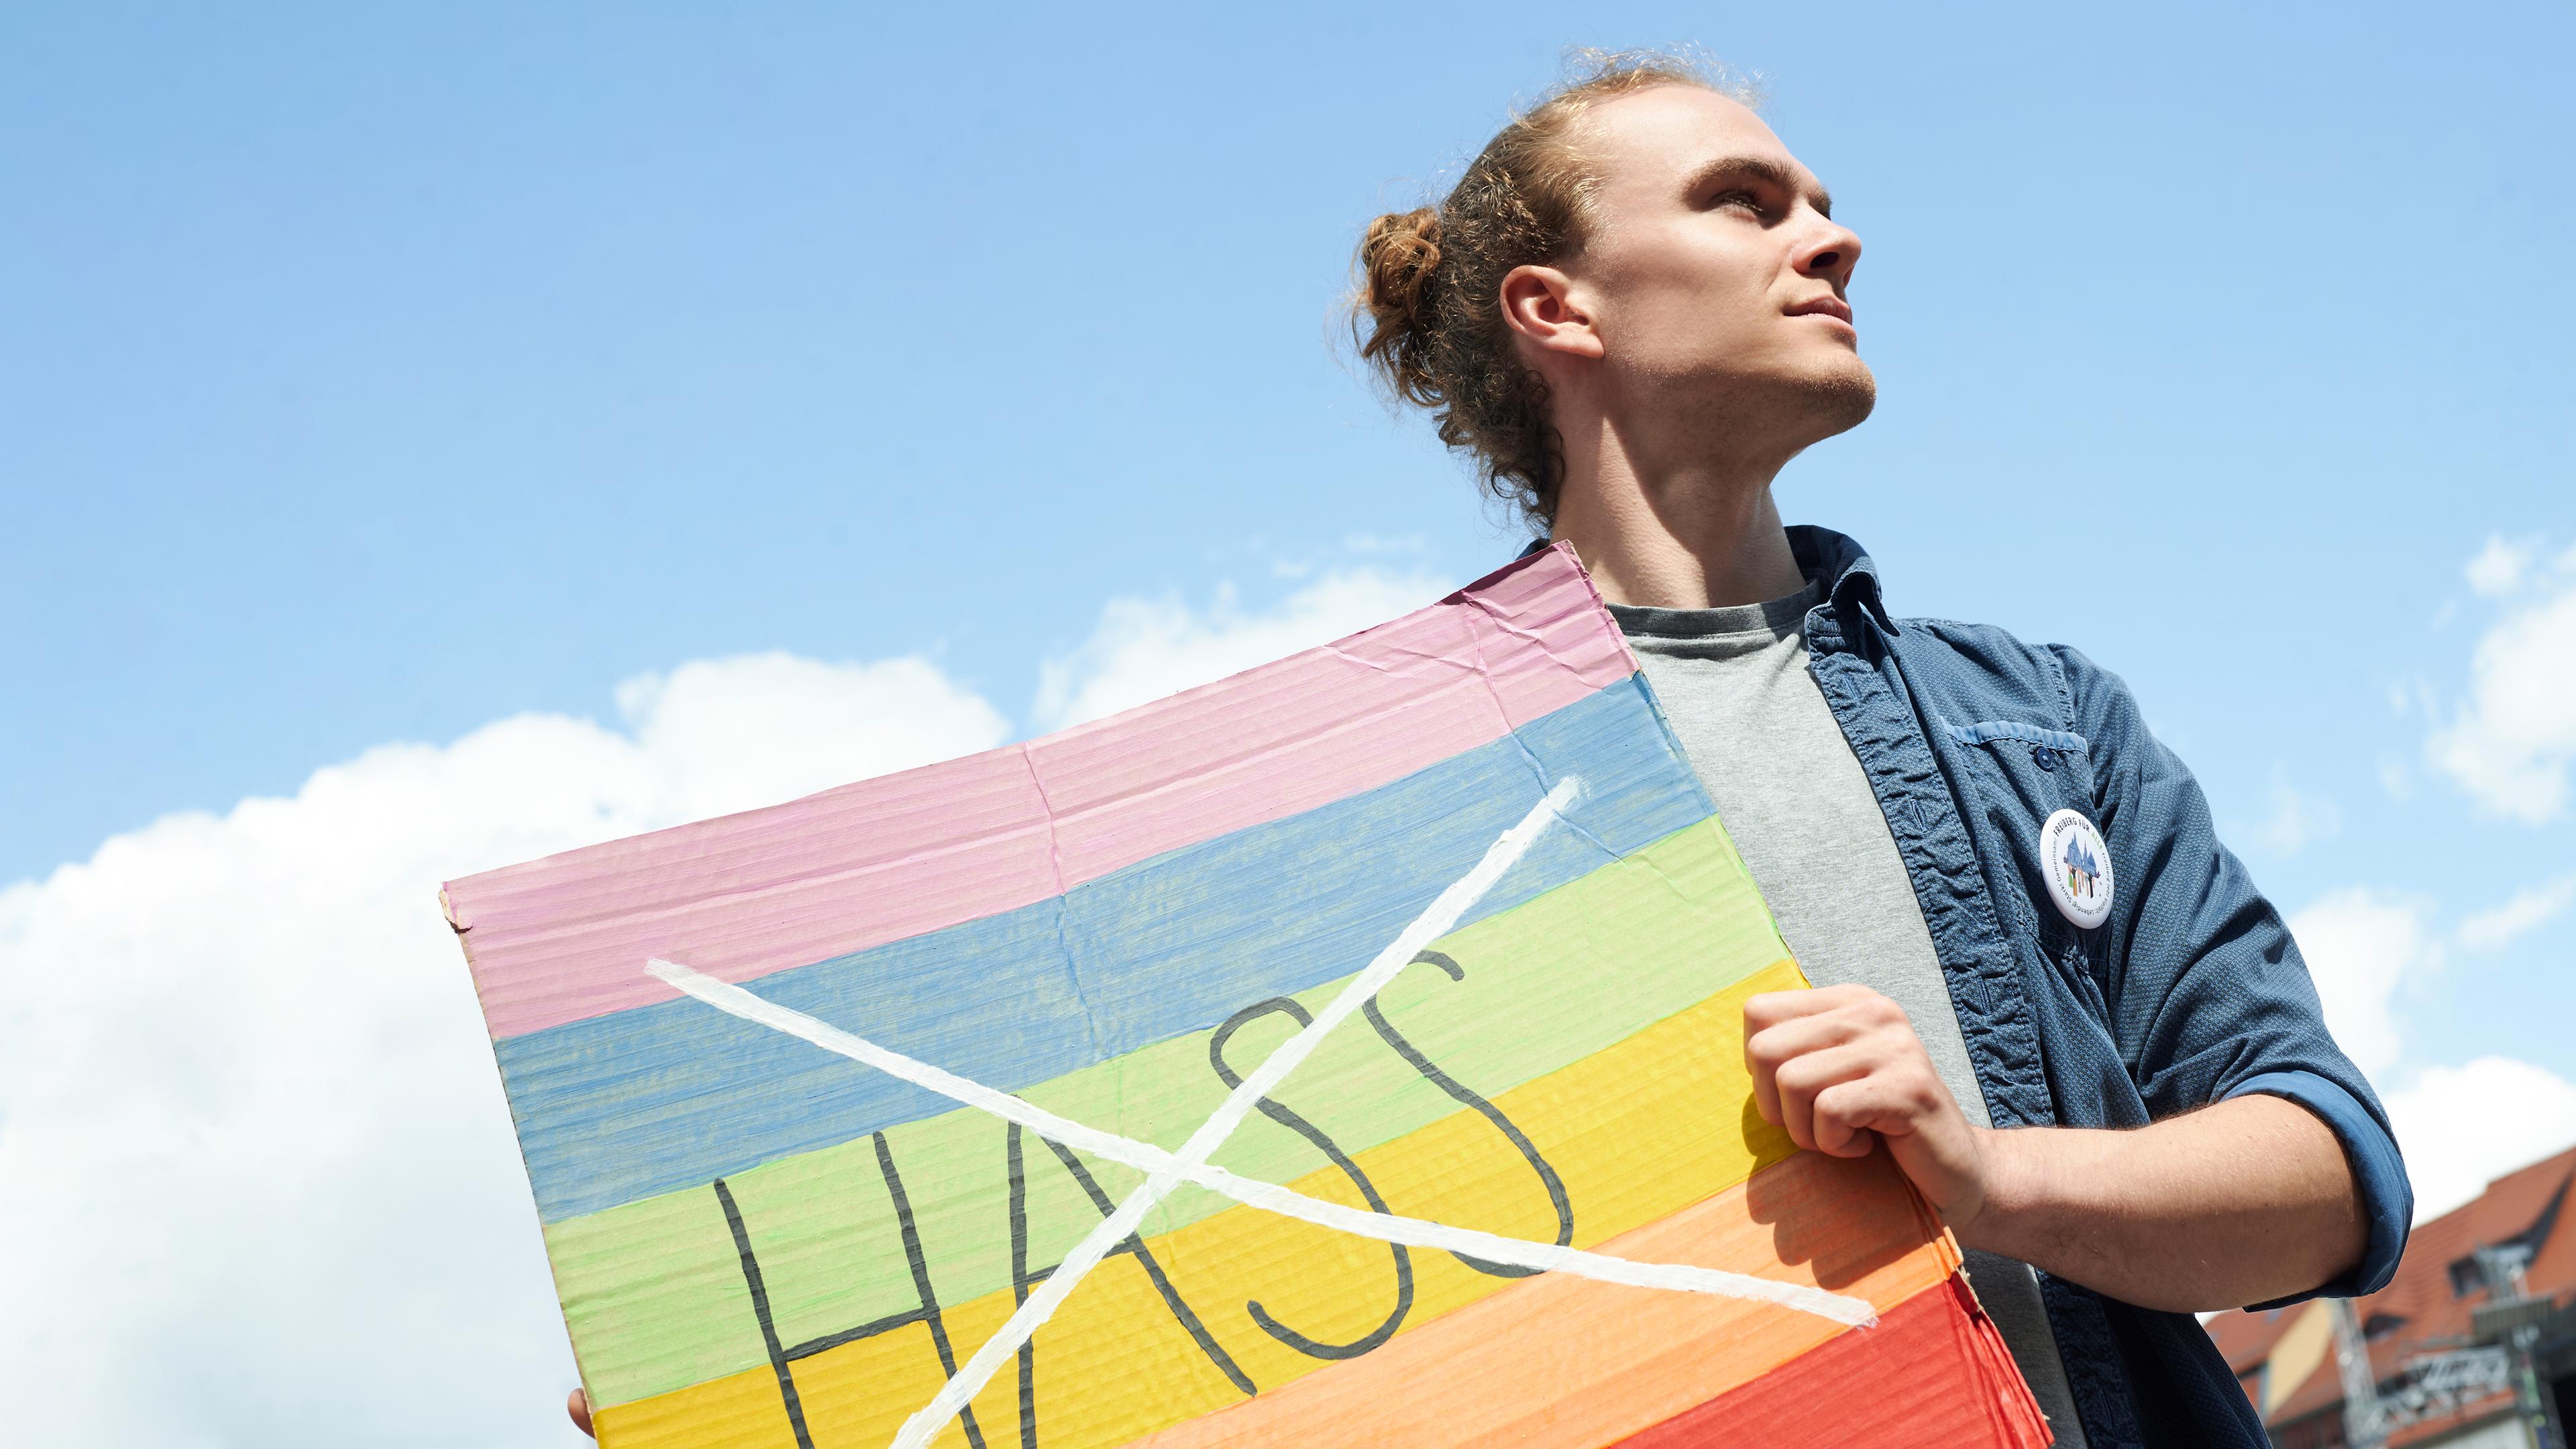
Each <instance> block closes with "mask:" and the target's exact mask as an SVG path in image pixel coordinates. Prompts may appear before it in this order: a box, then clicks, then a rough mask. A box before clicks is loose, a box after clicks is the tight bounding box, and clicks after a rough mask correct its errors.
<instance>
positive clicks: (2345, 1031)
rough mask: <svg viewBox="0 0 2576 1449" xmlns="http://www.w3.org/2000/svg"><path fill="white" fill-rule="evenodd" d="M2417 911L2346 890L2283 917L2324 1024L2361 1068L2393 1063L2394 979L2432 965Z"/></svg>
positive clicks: (2396, 1048)
mask: <svg viewBox="0 0 2576 1449" xmlns="http://www.w3.org/2000/svg"><path fill="white" fill-rule="evenodd" d="M2425 914H2426V910H2425V907H2424V906H2423V905H2422V904H2420V903H2418V902H2415V901H2411V900H2407V899H2403V898H2400V897H2396V896H2390V895H2386V894H2383V893H2380V892H2377V891H2371V890H2362V889H2353V890H2341V891H2336V892H2334V893H2333V894H2331V895H2328V896H2325V897H2323V898H2322V899H2320V900H2318V901H2317V902H2316V903H2315V904H2313V905H2311V906H2309V907H2307V908H2306V909H2305V910H2302V911H2300V912H2299V913H2298V914H2296V915H2294V916H2292V917H2290V934H2291V935H2293V936H2295V937H2297V938H2298V942H2299V954H2300V955H2302V956H2304V957H2306V958H2307V962H2308V974H2309V975H2310V976H2311V977H2313V978H2314V979H2315V981H2316V983H2317V995H2318V996H2319V997H2321V998H2323V1000H2324V1002H2325V1012H2326V1028H2327V1030H2329V1031H2331V1032H2333V1033H2334V1038H2335V1041H2336V1042H2337V1043H2338V1044H2339V1045H2341V1046H2342V1047H2343V1050H2344V1054H2345V1055H2346V1056H2349V1057H2351V1058H2352V1060H2353V1064H2354V1065H2356V1066H2358V1067H2360V1068H2361V1069H2362V1070H2363V1071H2364V1072H2379V1071H2383V1070H2385V1069H2386V1068H2388V1067H2390V1066H2393V1065H2395V1064H2396V1061H2397V1058H2398V1055H2399V1052H2400V1050H2401V1043H2400V1041H2399V1039H2398V1032H2397V1015H2396V1012H2395V1011H2394V1010H2393V1003H2394V1001H2395V998H2396V994H2397V987H2398V984H2399V983H2400V982H2401V981H2403V980H2404V979H2405V977H2406V975H2407V973H2408V972H2410V971H2415V970H2420V969H2424V968H2427V967H2430V966H2433V965H2435V964H2438V961H2439V956H2438V951H2437V948H2436V947H2435V945H2434V943H2433V941H2432V938H2431V935H2430V933H2429V932H2428V931H2427V930H2426V927H2425Z"/></svg>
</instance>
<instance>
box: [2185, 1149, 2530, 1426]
mask: <svg viewBox="0 0 2576 1449" xmlns="http://www.w3.org/2000/svg"><path fill="white" fill-rule="evenodd" d="M2571 1182H2576V1148H2571V1149H2569V1150H2568V1151H2566V1152H2562V1153H2560V1154H2559V1155H2557V1156H2555V1157H2552V1158H2549V1159H2548V1160H2546V1161H2543V1162H2536V1163H2534V1164H2532V1165H2531V1166H2529V1167H2526V1168H2523V1169H2522V1170H2520V1171H2518V1172H2514V1173H2509V1174H2507V1175H2506V1176H2504V1177H2500V1178H2497V1179H2496V1180H2495V1181H2493V1182H2491V1183H2489V1184H2487V1190H2486V1191H2485V1192H2484V1193H2482V1194H2480V1195H2479V1196H2478V1197H2477V1199H2476V1200H2475V1201H2473V1202H2470V1203H2469V1204H2467V1205H2466V1206H2464V1207H2460V1208H2457V1209H2455V1210H2453V1211H2451V1212H2447V1213H2444V1214H2443V1215H2442V1216H2440V1217H2438V1218H2434V1219H2432V1220H2431V1221H2429V1222H2426V1223H2423V1224H2421V1225H2419V1226H2418V1227H2417V1228H2416V1229H2415V1233H2414V1236H2413V1238H2412V1239H2411V1240H2410V1241H2409V1242H2408V1243H2407V1245H2406V1256H2405V1259H2404V1260H2403V1261H2402V1262H2400V1263H2399V1264H2398V1268H2397V1276H2396V1277H2395V1278H2394V1279H2393V1280H2391V1281H2390V1283H2389V1285H2388V1286H2387V1287H2386V1288H2384V1289H2382V1290H2381V1291H2379V1292H2377V1293H2374V1294H2371V1295H2370V1296H2369V1297H2367V1298H2359V1299H2351V1300H2345V1299H2319V1300H2316V1301H2314V1302H2309V1303H2301V1304H2297V1305H2295V1306H2292V1307H2289V1308H2273V1309H2264V1310H2259V1311H2252V1312H2248V1311H2244V1310H2236V1311H2231V1312H2227V1313H2222V1314H2220V1315H2218V1316H2217V1317H2215V1318H2212V1319H2211V1320H2210V1321H2209V1333H2210V1337H2211V1338H2213V1339H2215V1340H2216V1341H2217V1343H2218V1350H2219V1352H2220V1353H2222V1354H2224V1355H2225V1356H2226V1358H2227V1362H2228V1366H2229V1367H2231V1368H2233V1369H2235V1370H2236V1377H2237V1380H2238V1382H2240V1383H2242V1384H2243V1385H2244V1386H2245V1393H2246V1397H2248V1398H2250V1399H2252V1400H2253V1401H2254V1407H2255V1408H2256V1410H2258V1411H2259V1412H2260V1413H2261V1414H2262V1416H2263V1422H2264V1424H2265V1425H2266V1426H2268V1427H2269V1428H2270V1430H2271V1433H2272V1442H2273V1443H2274V1444H2276V1445H2279V1446H2281V1449H2347V1446H2350V1449H2382V1446H2385V1449H2429V1446H2434V1445H2440V1446H2445V1449H2530V1446H2538V1449H2568V1441H2567V1439H2566V1437H2565V1436H2566V1428H2565V1426H2566V1425H2567V1423H2568V1419H2569V1415H2570V1414H2571V1413H2576V1205H2571V1204H2570V1203H2569V1201H2568V1198H2569V1196H2570V1185H2571ZM2338 1320H2340V1321H2338ZM2364 1354H2366V1355H2367V1360H2368V1365H2369V1367H2368V1378H2367V1380H2364V1379H2363V1378H2362V1376H2361V1373H2360V1372H2359V1371H2358V1370H2359V1367H2360V1361H2361V1359H2362V1357H2363V1355H2364ZM2363 1382H2367V1383H2369V1384H2371V1385H2373V1386H2374V1387H2375V1390H2376V1393H2375V1400H2376V1401H2375V1403H2361V1404H2356V1403H2352V1402H2348V1399H2349V1398H2350V1397H2351V1396H2348V1395H2347V1393H2346V1385H2347V1384H2348V1383H2349V1384H2352V1385H2354V1386H2355V1388H2356V1389H2358V1387H2359V1385H2360V1384H2361V1383H2363Z"/></svg>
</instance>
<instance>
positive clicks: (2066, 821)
mask: <svg viewBox="0 0 2576 1449" xmlns="http://www.w3.org/2000/svg"><path fill="white" fill-rule="evenodd" d="M2039 860H2040V868H2041V869H2042V870H2043V871H2045V872H2046V873H2047V875H2048V896H2049V899H2051V900H2053V901H2055V902H2057V910H2058V914H2060V915H2063V916H2064V917H2066V919H2068V920H2070V921H2072V922H2074V923H2075V924H2076V925H2078V926H2081V927H2082V928H2084V929H2085V930H2088V931H2089V930H2092V929H2093V928H2094V927H2096V926H2098V925H2100V924H2102V923H2103V922H2104V921H2106V920H2108V919H2110V916H2111V849H2110V847H2109V846H2107V845H2104V844H2103V843H2102V832H2101V831H2099V830H2096V829H2094V828H2093V822H2092V821H2090V820H2087V819H2085V818H2084V817H2083V816H2082V815H2079V814H2077V813H2076V812H2075V811H2072V810H2060V811H2058V812H2057V813H2056V814H2054V815H2051V816H2049V817H2048V823H2047V824H2045V825H2042V826H2041V827H2039Z"/></svg>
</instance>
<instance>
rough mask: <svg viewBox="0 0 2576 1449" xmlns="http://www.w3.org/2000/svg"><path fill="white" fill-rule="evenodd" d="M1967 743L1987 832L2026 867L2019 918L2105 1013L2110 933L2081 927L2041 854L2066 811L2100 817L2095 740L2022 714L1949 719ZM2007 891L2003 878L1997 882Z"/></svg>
mask: <svg viewBox="0 0 2576 1449" xmlns="http://www.w3.org/2000/svg"><path fill="white" fill-rule="evenodd" d="M1942 727H1943V728H1944V729H1945V730H1947V731H1948V733H1949V735H1950V738H1951V739H1953V740H1955V741H1957V742H1958V744H1959V745H1961V746H1963V747H1964V748H1962V749H1960V750H1959V751H1958V752H1957V753H1958V754H1959V755H1960V756H1961V757H1963V760H1964V763H1965V766H1966V768H1965V770H1964V771H1963V772H1962V773H1963V776H1964V778H1963V779H1962V780H1961V781H1960V783H1961V784H1962V785H1964V786H1966V787H1967V788H1966V790H1965V791H1963V793H1964V794H1966V795H1968V796H1969V797H1970V799H1969V800H1968V801H1967V802H1966V803H1968V805H1969V808H1970V809H1971V810H1972V811H1974V812H1975V813H1976V814H1977V815H1978V816H1979V817H1981V818H1980V820H1979V822H1978V824H1979V825H1980V827H1981V830H1982V833H1985V834H1986V835H1987V836H1988V837H1989V838H1990V839H1992V840H1995V841H1997V842H1998V843H2000V844H2002V845H2004V846H2005V847H2006V849H2007V850H2008V851H2009V852H2010V857H2011V859H2012V860H2013V861H2014V862H2015V863H2016V864H2017V865H2018V867H2019V870H2018V872H2017V873H2018V874H2019V876H2020V877H2021V881H2020V885H2021V889H2019V890H2015V891H2009V892H2002V894H2004V895H2005V896H2006V898H2007V899H2008V900H2009V901H2010V903H2011V904H2010V909H2011V911H2012V914H2013V915H2014V916H2016V917H2018V920H2017V921H2016V922H2015V924H2016V925H2017V926H2018V928H2019V929H2020V930H2021V931H2022V932H2023V933H2024V934H2025V938H2026V939H2028V940H2030V941H2032V942H2034V943H2035V944H2036V945H2037V947H2038V951H2039V954H2040V956H2041V957H2043V958H2044V959H2045V960H2046V961H2047V962H2048V964H2049V966H2050V968H2051V970H2052V971H2053V972H2054V973H2055V974H2056V975H2057V977H2058V979H2059V981H2060V982H2061V983H2062V984H2063V985H2064V986H2065V988H2066V989H2068V990H2070V991H2072V992H2074V993H2075V994H2076V995H2077V997H2078V998H2079V999H2082V1000H2084V1001H2085V1003H2086V1005H2087V1006H2088V1008H2090V1009H2091V1010H2092V1011H2094V1012H2095V1013H2096V1014H2099V1013H2100V1012H2101V1011H2102V1010H2103V1008H2104V1000H2103V993H2104V990H2105V983H2104V980H2103V977H2102V947H2103V942H2102V941H2101V939H2100V938H2101V936H2102V935H2103V931H2102V930H2100V929H2095V930H2089V931H2087V930H2080V929H2078V928H2077V927H2076V926H2075V925H2074V923H2073V922H2071V921H2069V920H2068V919H2067V918H2066V917H2065V915H2064V914H2062V913H2061V912H2060V911H2059V910H2058V909H2057V907H2056V906H2055V904H2054V903H2053V902H2052V900H2051V898H2050V896H2049V894H2048V886H2047V883H2046V881H2045V880H2044V878H2043V876H2042V872H2043V871H2044V870H2046V869H2047V868H2048V867H2047V865H2046V864H2044V863H2043V862H2042V861H2041V860H2040V859H2039V846H2040V828H2041V825H2042V823H2043V822H2045V821H2046V820H2047V819H2048V818H2049V817H2050V816H2051V815H2054V814H2056V813H2057V812H2058V811H2060V810H2073V811H2076V812H2077V813H2079V814H2081V815H2083V816H2084V817H2085V818H2086V819H2087V820H2090V819H2092V818H2093V761H2092V755H2091V750H2090V744H2089V742H2088V741H2087V740H2086V739H2085V738H2084V736H2082V735H2079V734H2075V733H2073V732H2071V731H2068V730H2062V729H2055V728H2052V727H2049V726H2045V725H2035V724H2029V723H2025V722H2023V721H2020V720H1978V721H1975V722H1973V723H1965V724H1962V723H1956V722H1947V721H1945V722H1944V724H1943V726H1942ZM1996 885H1997V886H1998V888H1999V889H2000V887H2001V885H2002V882H2000V881H1998V882H1996Z"/></svg>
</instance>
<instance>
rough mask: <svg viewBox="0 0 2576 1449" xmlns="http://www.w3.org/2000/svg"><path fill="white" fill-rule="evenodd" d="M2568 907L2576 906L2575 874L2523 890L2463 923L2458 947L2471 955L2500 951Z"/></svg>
mask: <svg viewBox="0 0 2576 1449" xmlns="http://www.w3.org/2000/svg"><path fill="white" fill-rule="evenodd" d="M2570 905H2576V874H2571V875H2562V876H2560V877H2558V878H2557V879H2556V880H2552V881H2545V882H2543V883H2541V884H2539V885H2536V886H2526V887H2524V888H2523V889H2521V890H2519V891H2516V892H2514V894H2513V898H2512V899H2511V900H2508V901H2506V902H2505V903H2504V904H2503V905H2500V906H2496V907H2494V908H2493V909H2490V910H2485V911H2480V912H2479V913H2478V914H2476V915H2474V916H2471V917H2469V918H2468V919H2467V920H2465V921H2462V922H2461V923H2460V944H2461V945H2463V946H2466V947H2468V948H2469V949H2471V950H2473V951H2496V950H2501V949H2503V948H2504V947H2506V946H2509V945H2512V944H2513V943H2514V942H2516V941H2519V940H2521V939H2522V938H2523V937H2525V936H2527V935H2530V934H2531V933H2532V932H2533V931H2536V930H2538V929H2539V928H2541V927H2542V926H2545V925H2547V924H2548V923H2549V922H2551V921H2553V920H2555V919H2557V918H2558V916H2559V914H2560V913H2562V912H2564V911H2565V910H2566V909H2567V908H2568V906H2570Z"/></svg>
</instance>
